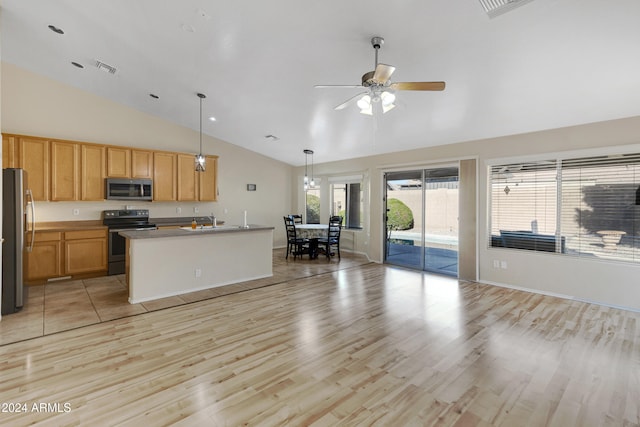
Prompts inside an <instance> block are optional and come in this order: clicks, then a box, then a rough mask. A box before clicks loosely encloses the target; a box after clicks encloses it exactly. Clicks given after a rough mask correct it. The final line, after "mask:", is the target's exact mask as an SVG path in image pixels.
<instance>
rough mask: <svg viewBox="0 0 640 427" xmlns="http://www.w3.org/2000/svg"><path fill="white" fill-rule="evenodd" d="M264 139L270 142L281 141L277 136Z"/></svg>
mask: <svg viewBox="0 0 640 427" xmlns="http://www.w3.org/2000/svg"><path fill="white" fill-rule="evenodd" d="M264 139H266V140H268V141H277V140H279V139H280V138H278V137H277V136H275V135H265V136H264Z"/></svg>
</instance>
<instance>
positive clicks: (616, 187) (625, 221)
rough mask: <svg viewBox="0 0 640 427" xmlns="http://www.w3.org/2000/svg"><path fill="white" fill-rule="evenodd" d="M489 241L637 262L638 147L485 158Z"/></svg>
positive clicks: (639, 226)
mask: <svg viewBox="0 0 640 427" xmlns="http://www.w3.org/2000/svg"><path fill="white" fill-rule="evenodd" d="M490 185H491V190H490V197H491V218H490V221H491V226H490V243H489V245H490V246H494V247H496V246H498V247H500V246H502V247H507V248H513V249H527V250H535V251H545V252H556V253H564V254H569V255H576V256H588V257H598V258H607V259H617V260H625V261H636V262H640V200H638V199H639V198H640V154H628V155H617V156H599V157H584V158H572V159H562V160H559V159H557V160H556V159H554V160H545V161H536V162H523V163H513V164H502V165H496V166H491V169H490Z"/></svg>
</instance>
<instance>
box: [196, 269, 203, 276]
mask: <svg viewBox="0 0 640 427" xmlns="http://www.w3.org/2000/svg"><path fill="white" fill-rule="evenodd" d="M196 277H202V270H201V269H199V268H196Z"/></svg>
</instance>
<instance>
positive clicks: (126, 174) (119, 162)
mask: <svg viewBox="0 0 640 427" xmlns="http://www.w3.org/2000/svg"><path fill="white" fill-rule="evenodd" d="M107 176H108V177H109V178H131V149H130V148H124V147H107Z"/></svg>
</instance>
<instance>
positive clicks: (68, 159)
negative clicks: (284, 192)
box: [2, 134, 218, 201]
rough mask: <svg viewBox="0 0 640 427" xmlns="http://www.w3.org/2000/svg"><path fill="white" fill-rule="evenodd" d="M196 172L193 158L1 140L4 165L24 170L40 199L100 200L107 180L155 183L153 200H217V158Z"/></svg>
mask: <svg viewBox="0 0 640 427" xmlns="http://www.w3.org/2000/svg"><path fill="white" fill-rule="evenodd" d="M205 157H206V167H205V171H204V172H196V171H195V163H194V156H193V154H186V153H175V152H170V151H152V150H144V149H138V148H130V147H119V146H111V145H101V144H93V143H88V142H87V143H85V142H75V141H62V140H49V139H46V138H38V137H31V136H23V135H9V134H5V135H3V137H2V167H3V168H22V169H25V171H26V172H27V183H28V187H29V188H30V189H31V191H32V192H33V197H34V199H35V200H40V201H46V200H51V201H77V200H87V201H101V200H104V199H105V193H104V191H105V190H104V180H105V178H131V179H141V178H145V179H152V180H153V200H154V201H177V200H179V201H216V200H217V167H218V156H210V155H207V156H205Z"/></svg>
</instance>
